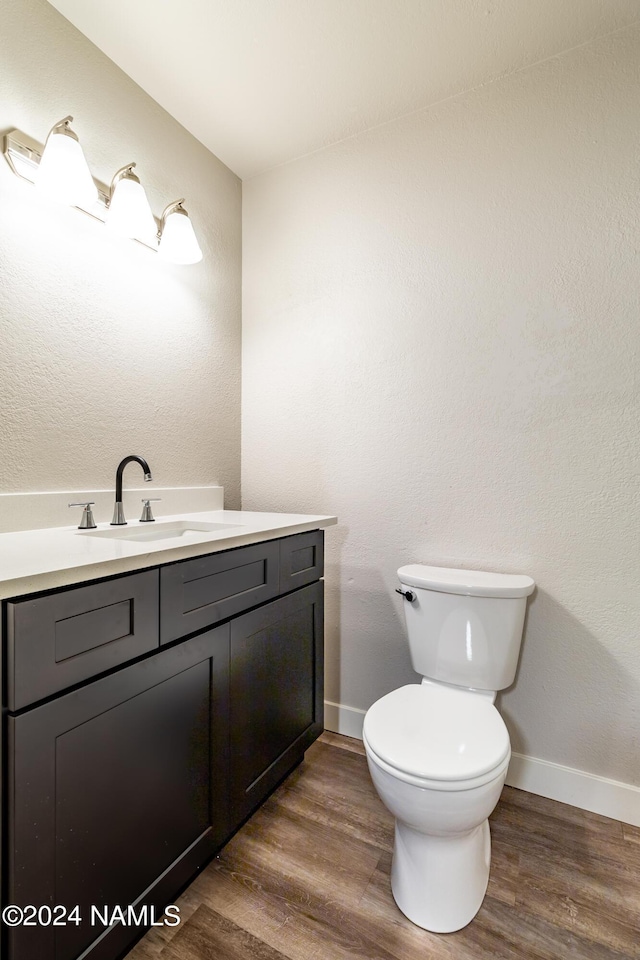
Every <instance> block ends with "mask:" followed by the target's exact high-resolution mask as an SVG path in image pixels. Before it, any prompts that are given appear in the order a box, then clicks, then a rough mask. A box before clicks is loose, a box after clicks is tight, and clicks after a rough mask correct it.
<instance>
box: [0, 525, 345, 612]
mask: <svg viewBox="0 0 640 960" xmlns="http://www.w3.org/2000/svg"><path fill="white" fill-rule="evenodd" d="M178 520H187V521H193V522H196V523H225V524H231V526H230V527H229V528H228V529H223V530H210V531H206V532H195V531H189V532H187V533H184V534H183V535H182V536H181V537H179V538H175V539H164V540H154V541H151V542H148V541H145V542H136V541H133V540H115V539H109V538H108V537H106V536H105V537H100V536H94V535H89V534H90V531H81V530H78V528H77V527H75V526H73V527H54V528H49V529H44V530H21V531H19V532H17V533H3V534H0V599H7V598H9V597H18V596H23V595H24V594H27V593H36V592H38V591H40V590H49V589H51V588H52V587H61V586H66V585H68V584H73V583H82V582H83V581H85V580H96V579H98V578H99V577H108V576H111V575H113V574H117V573H125V572H126V571H129V570H141V569H144V568H145V567H152V566H156V565H158V564H161V563H171V562H173V561H174V560H185V559H186V558H188V557H198V556H202V555H204V554H206V553H216V552H218V551H220V550H229V549H230V548H232V547H241V546H245V545H246V544H250V543H260V542H261V541H263V540H273V539H274V538H276V537H286V536H289V535H290V534H293V533H304V531H306V530H317V529H319V528H322V527H328V526H331V525H332V524H334V523H337V518H336V517H328V516H314V515H309V514H302V513H254V512H251V511H245V510H211V511H207V512H203V513H189V514H180V515H179V516H169V517H158V521H157V522H158V525H160V523H168V522H171V521H178ZM127 526H128V529H130V530H133V529H134V528H137V527H140V524H139V522H133V523H132V522H129V524H128V525H127ZM145 526H146V525H145V524H142V527H145ZM158 528H159V527H158ZM109 529H114V528H110V526H109V524H108V523H100V524H98V530H109ZM118 529H119V528H118ZM96 532H97V531H93V533H96Z"/></svg>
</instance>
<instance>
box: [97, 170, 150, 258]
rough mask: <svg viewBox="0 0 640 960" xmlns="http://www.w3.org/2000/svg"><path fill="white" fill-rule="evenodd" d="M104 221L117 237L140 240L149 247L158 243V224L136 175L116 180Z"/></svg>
mask: <svg viewBox="0 0 640 960" xmlns="http://www.w3.org/2000/svg"><path fill="white" fill-rule="evenodd" d="M105 223H106V225H107V227H108V228H109V230H111V231H112V233H115V234H116V235H117V236H119V237H129V238H131V239H132V240H141V241H142V242H143V243H146V244H147V245H148V246H150V247H157V245H158V238H157V234H158V225H157V223H156V221H155V219H154V216H153V214H152V212H151V207H150V206H149V201H148V200H147V195H146V193H145V192H144V187H143V186H142V184H141V183H140V181H139V180H138V179H137V177H136V178H134V177H128V176H126V175H125V176H124V177H122V178H121V179H120V180H118V181H117V183H116V185H115V187H114V190H113V196H112V197H111V201H110V203H109V210H108V213H107V219H106V220H105Z"/></svg>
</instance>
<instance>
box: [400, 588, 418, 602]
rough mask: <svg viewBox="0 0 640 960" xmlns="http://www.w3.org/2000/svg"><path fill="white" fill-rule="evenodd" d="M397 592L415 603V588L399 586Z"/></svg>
mask: <svg viewBox="0 0 640 960" xmlns="http://www.w3.org/2000/svg"><path fill="white" fill-rule="evenodd" d="M396 593H399V594H400V596H401V597H404V598H405V600H408V601H409V603H413V601H414V600H415V599H416V595H415V593H414V592H413V590H401V589H400V588H399V587H398V588H396Z"/></svg>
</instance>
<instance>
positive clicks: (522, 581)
mask: <svg viewBox="0 0 640 960" xmlns="http://www.w3.org/2000/svg"><path fill="white" fill-rule="evenodd" d="M398 579H399V580H400V583H403V584H405V586H408V587H421V588H422V589H423V590H435V591H437V592H438V593H457V594H460V595H462V596H465V597H528V596H529V594H530V593H532V592H533V589H534V587H535V583H534V582H533V580H532V579H531V577H526V576H524V575H522V574H517V573H488V572H486V571H484V570H453V569H451V568H449V567H427V566H424V565H423V564H421V563H410V564H408V565H407V566H405V567H400V569H399V570H398Z"/></svg>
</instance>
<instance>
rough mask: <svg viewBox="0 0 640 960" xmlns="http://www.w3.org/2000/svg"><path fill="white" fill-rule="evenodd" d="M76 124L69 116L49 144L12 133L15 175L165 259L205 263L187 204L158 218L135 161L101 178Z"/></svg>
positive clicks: (9, 153) (8, 139)
mask: <svg viewBox="0 0 640 960" xmlns="http://www.w3.org/2000/svg"><path fill="white" fill-rule="evenodd" d="M72 122H73V117H65V118H64V120H61V121H60V122H59V123H56V124H55V125H54V126H53V127H52V128H51V130H50V132H49V135H48V137H47V140H46V144H45V145H43V144H41V143H38V141H36V140H33V139H32V138H31V137H29V136H27V134H25V133H22V132H21V131H20V130H10V131H9V133H7V134H6V135H5V138H4V148H3V153H4V157H5V159H6V161H7V163H8V164H9V166H10V167H11V169H12V171H13V172H14V173H15V175H16V176H17V177H20V178H21V179H22V180H27V181H28V182H29V183H32V184H36V185H37V187H38V189H39V190H42V192H43V193H46V194H47V195H49V196H55V198H56V199H58V200H60V201H62V202H65V203H69V204H71V205H72V206H75V207H77V208H78V209H79V210H81V211H82V212H83V213H86V214H88V215H89V216H90V217H93V218H94V219H95V220H99V221H101V222H102V223H105V224H107V226H108V228H109V229H110V230H111V231H112V232H113V233H115V234H118V235H120V236H123V237H130V238H133V239H135V240H137V241H138V242H139V243H142V244H143V245H144V246H147V247H149V248H150V249H152V250H155V251H156V252H157V253H159V254H160V255H161V257H162V259H163V260H166V261H170V262H171V263H177V264H187V263H198V262H199V261H200V260H202V251H201V249H200V246H199V244H198V241H197V239H196V235H195V233H194V230H193V226H192V224H191V220H190V218H189V215H188V213H187V211H186V210H185V209H184V207H183V203H184V200H176V201H174V202H173V203H170V204H169V205H168V206H167V207H165V209H164V212H163V214H162V217H161V219H160V220H158V219H157V218H156V217H154V215H153V213H152V211H151V207H150V206H149V201H148V200H147V196H146V193H145V191H144V188H143V186H142V184H141V183H140V179H139V177H138V176H137V175H136V174H135V173H134V172H133V168H134V167H135V163H128V164H127V165H126V166H124V167H121V168H120V169H119V170H118V171H117V173H116V174H115V176H114V177H113V180H112V181H111V185H110V186H107V185H106V184H104V183H101V182H100V181H99V180H96V179H95V178H94V177H93V176H92V174H91V171H90V170H89V167H88V166H87V162H86V160H85V157H84V153H83V152H82V147H81V146H80V142H79V140H78V137H77V135H76V134H75V133H74V132H73V130H71V128H70V126H69V124H71V123H72Z"/></svg>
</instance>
